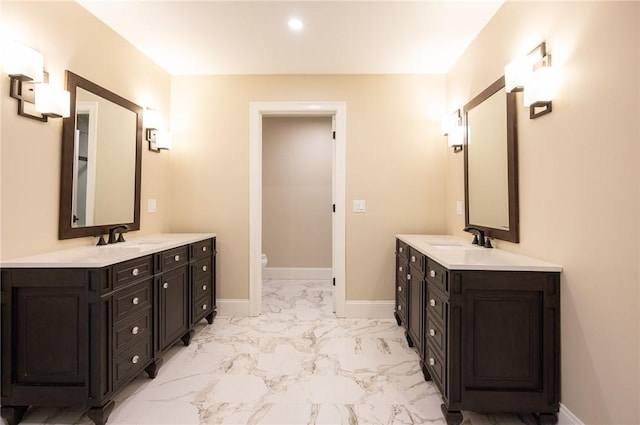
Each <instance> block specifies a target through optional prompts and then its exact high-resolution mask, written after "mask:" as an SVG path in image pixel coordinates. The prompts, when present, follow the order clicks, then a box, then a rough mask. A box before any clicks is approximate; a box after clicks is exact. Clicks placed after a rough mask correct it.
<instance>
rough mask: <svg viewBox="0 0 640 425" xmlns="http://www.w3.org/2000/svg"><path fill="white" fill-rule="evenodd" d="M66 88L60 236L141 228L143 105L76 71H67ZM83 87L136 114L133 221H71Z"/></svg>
mask: <svg viewBox="0 0 640 425" xmlns="http://www.w3.org/2000/svg"><path fill="white" fill-rule="evenodd" d="M65 77H66V89H67V90H68V91H69V94H70V98H71V100H70V103H71V104H70V114H69V118H64V119H63V120H62V158H61V170H60V214H59V217H58V238H59V239H71V238H81V237H85V236H98V235H101V234H106V233H108V231H109V228H111V227H113V226H115V225H120V224H126V225H127V226H128V227H129V230H140V187H141V177H142V126H143V122H142V112H143V109H142V107H141V106H138V105H136V104H135V103H133V102H131V101H129V100H127V99H125V98H123V97H121V96H119V95H117V94H115V93H113V92H111V91H109V90H107V89H105V88H104V87H101V86H99V85H97V84H95V83H93V82H91V81H89V80H87V79H85V78H82V77H80V76H79V75H76V74H74V73H73V72H71V71H69V70H67V71H66V72H65ZM78 87H80V88H83V89H85V90H87V91H90V92H92V93H94V94H96V95H98V96H100V97H102V98H104V99H106V100H108V101H110V102H113V103H115V104H117V105H120V106H122V107H123V108H126V109H129V110H130V111H132V112H134V113H135V114H136V160H135V167H136V171H135V176H136V177H135V180H136V181H135V200H134V214H133V215H134V216H133V222H131V223H108V224H104V225H99V226H85V227H73V226H72V225H71V214H72V203H73V162H74V161H73V152H74V133H75V124H76V119H75V117H76V96H77V95H76V89H77V88H78Z"/></svg>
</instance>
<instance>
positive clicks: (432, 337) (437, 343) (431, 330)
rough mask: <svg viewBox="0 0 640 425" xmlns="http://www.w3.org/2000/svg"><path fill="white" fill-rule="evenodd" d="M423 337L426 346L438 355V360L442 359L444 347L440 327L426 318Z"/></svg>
mask: <svg viewBox="0 0 640 425" xmlns="http://www.w3.org/2000/svg"><path fill="white" fill-rule="evenodd" d="M424 333H425V337H426V341H428V342H427V344H428V346H429V347H431V349H432V350H433V351H437V353H438V354H439V355H440V358H444V348H445V346H446V341H445V336H444V332H443V331H442V327H440V324H439V323H438V322H437V321H435V320H433V319H431V318H430V317H429V318H427V328H426V329H425V332H424Z"/></svg>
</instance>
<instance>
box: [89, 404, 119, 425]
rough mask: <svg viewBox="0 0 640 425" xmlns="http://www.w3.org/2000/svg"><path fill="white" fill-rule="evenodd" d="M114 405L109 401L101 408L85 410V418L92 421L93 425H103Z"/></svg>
mask: <svg viewBox="0 0 640 425" xmlns="http://www.w3.org/2000/svg"><path fill="white" fill-rule="evenodd" d="M115 405H116V402H115V401H113V400H111V401H109V402H108V403H107V404H105V405H104V406H102V407H92V408H91V409H89V410H87V416H88V417H89V419H91V420H92V421H93V423H94V424H96V425H105V424H106V423H107V419H109V415H110V414H111V411H112V410H113V407H114V406H115Z"/></svg>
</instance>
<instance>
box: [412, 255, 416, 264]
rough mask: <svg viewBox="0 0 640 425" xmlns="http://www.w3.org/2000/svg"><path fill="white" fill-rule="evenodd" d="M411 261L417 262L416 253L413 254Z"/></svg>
mask: <svg viewBox="0 0 640 425" xmlns="http://www.w3.org/2000/svg"><path fill="white" fill-rule="evenodd" d="M411 262H412V263H415V262H416V256H415V255H412V256H411Z"/></svg>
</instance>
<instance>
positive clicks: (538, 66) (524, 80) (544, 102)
mask: <svg viewBox="0 0 640 425" xmlns="http://www.w3.org/2000/svg"><path fill="white" fill-rule="evenodd" d="M504 80H505V90H506V91H507V92H508V93H510V92H520V91H524V106H525V107H527V108H530V109H529V118H530V119H534V118H538V117H540V116H542V115H545V114H548V113H550V112H551V111H552V103H551V102H552V101H553V99H555V96H556V91H557V87H558V78H557V75H556V72H555V70H554V69H553V68H552V67H551V55H550V54H547V48H546V43H545V42H544V41H543V42H542V43H540V44H539V45H538V46H536V48H535V49H533V50H532V51H531V52H529V54H528V55H527V56H524V57H521V58H518V59H516V60H514V61H513V62H511V63H510V64H509V65H507V66H506V67H505V68H504ZM540 108H542V109H540Z"/></svg>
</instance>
